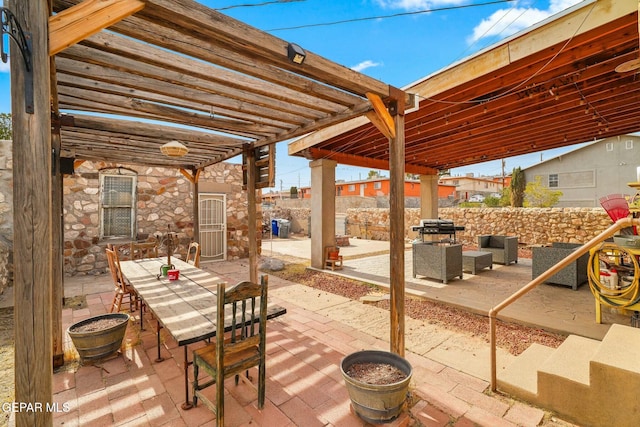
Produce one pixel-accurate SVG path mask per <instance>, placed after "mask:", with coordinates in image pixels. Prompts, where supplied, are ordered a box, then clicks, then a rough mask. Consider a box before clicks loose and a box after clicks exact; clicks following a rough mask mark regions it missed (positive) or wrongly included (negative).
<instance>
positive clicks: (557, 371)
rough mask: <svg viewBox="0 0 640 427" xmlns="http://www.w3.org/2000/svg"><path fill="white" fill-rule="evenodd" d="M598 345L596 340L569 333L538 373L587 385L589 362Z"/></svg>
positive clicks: (598, 342)
mask: <svg viewBox="0 0 640 427" xmlns="http://www.w3.org/2000/svg"><path fill="white" fill-rule="evenodd" d="M599 347H600V341H598V340H592V339H590V338H584V337H579V336H577V335H569V336H568V337H567V339H566V340H564V342H563V343H562V344H560V347H558V348H557V349H556V351H554V353H553V354H552V355H551V357H549V358H548V359H547V360H546V362H545V363H544V365H543V366H542V367H541V368H540V373H543V374H547V375H550V376H556V377H561V378H566V379H569V380H571V381H574V382H577V383H580V384H584V385H587V386H588V385H589V364H590V362H591V359H592V358H593V356H594V355H595V354H596V352H597V351H598V348H599ZM538 384H539V383H538Z"/></svg>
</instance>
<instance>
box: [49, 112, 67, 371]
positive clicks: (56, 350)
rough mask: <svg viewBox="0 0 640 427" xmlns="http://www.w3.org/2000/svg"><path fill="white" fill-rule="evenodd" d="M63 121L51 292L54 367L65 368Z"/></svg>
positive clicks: (55, 141)
mask: <svg viewBox="0 0 640 427" xmlns="http://www.w3.org/2000/svg"><path fill="white" fill-rule="evenodd" d="M60 144H61V142H60V121H59V118H58V117H57V116H56V117H55V123H54V124H53V126H52V132H51V145H52V148H53V149H54V150H55V157H54V159H53V162H54V163H53V170H54V171H55V175H54V176H53V177H52V186H51V219H52V221H51V236H52V246H51V254H52V259H51V262H52V265H51V275H52V285H53V286H52V290H51V322H52V323H51V328H52V333H53V336H52V340H53V367H54V368H59V367H60V366H62V365H64V348H63V336H64V335H63V330H62V329H63V328H62V307H63V305H64V256H63V247H64V218H63V215H62V205H63V177H62V172H61V171H60Z"/></svg>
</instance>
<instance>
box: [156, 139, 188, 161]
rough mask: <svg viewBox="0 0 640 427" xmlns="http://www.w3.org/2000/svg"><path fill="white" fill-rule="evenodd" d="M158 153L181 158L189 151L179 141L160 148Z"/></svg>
mask: <svg viewBox="0 0 640 427" xmlns="http://www.w3.org/2000/svg"><path fill="white" fill-rule="evenodd" d="M160 151H161V152H162V154H164V155H165V156H169V157H182V156H184V155H185V154H187V153H188V152H189V149H188V148H187V147H185V146H184V145H183V144H182V143H180V142H179V141H171V142H167V143H166V144H164V145H163V146H161V147H160Z"/></svg>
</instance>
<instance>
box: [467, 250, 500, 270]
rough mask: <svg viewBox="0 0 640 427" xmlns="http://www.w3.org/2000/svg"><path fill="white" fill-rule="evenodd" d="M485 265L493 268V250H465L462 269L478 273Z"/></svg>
mask: <svg viewBox="0 0 640 427" xmlns="http://www.w3.org/2000/svg"><path fill="white" fill-rule="evenodd" d="M485 267H489V268H490V269H493V254H492V253H491V252H482V251H463V252H462V269H463V270H464V271H470V272H471V274H476V272H477V271H479V270H482V269H483V268H485Z"/></svg>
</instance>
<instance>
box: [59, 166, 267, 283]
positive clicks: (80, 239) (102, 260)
mask: <svg viewBox="0 0 640 427" xmlns="http://www.w3.org/2000/svg"><path fill="white" fill-rule="evenodd" d="M117 166H120V167H122V168H123V169H128V170H131V171H135V172H136V173H137V175H138V178H137V179H138V181H137V191H138V193H137V206H136V209H137V224H136V225H137V233H138V234H137V236H138V240H145V239H147V238H148V237H149V236H155V235H158V234H164V233H166V232H167V230H168V226H170V227H171V230H172V231H174V232H177V233H178V238H179V240H180V245H179V247H178V249H177V250H176V251H175V252H176V253H178V254H185V253H186V248H187V245H188V244H189V242H191V241H192V240H193V239H194V235H193V232H194V230H193V212H192V207H193V197H194V195H193V190H192V185H191V183H190V182H189V181H188V180H187V179H186V178H185V177H184V176H183V175H182V174H181V173H180V172H179V171H178V170H175V169H164V168H156V167H144V166H127V167H125V166H123V165H117ZM117 166H115V167H117ZM111 167H114V166H113V165H108V164H105V163H92V162H84V163H82V165H80V167H78V168H77V169H76V171H75V174H74V175H72V176H68V177H65V179H64V205H63V214H64V233H65V237H64V238H65V242H64V271H65V274H67V275H74V274H100V273H104V272H105V271H107V269H108V266H107V260H106V256H105V253H104V247H105V245H106V243H107V242H106V241H100V239H99V221H100V218H99V171H100V170H103V169H109V168H111ZM204 183H208V184H212V183H213V184H214V185H216V184H217V187H218V188H224V189H225V193H226V211H227V259H238V258H245V257H248V255H249V238H248V230H249V225H248V223H247V215H246V212H247V196H246V192H245V191H243V190H242V168H241V165H237V164H230V163H220V164H217V165H213V166H210V167H208V168H206V169H205V170H204V171H203V173H202V174H201V175H200V178H199V185H200V187H202V186H204V185H203V184H204ZM258 215H259V216H260V212H259V213H258ZM258 236H260V233H258ZM127 242H128V241H127ZM115 243H117V242H115ZM258 244H260V242H258ZM162 249H163V248H161V252H162Z"/></svg>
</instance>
